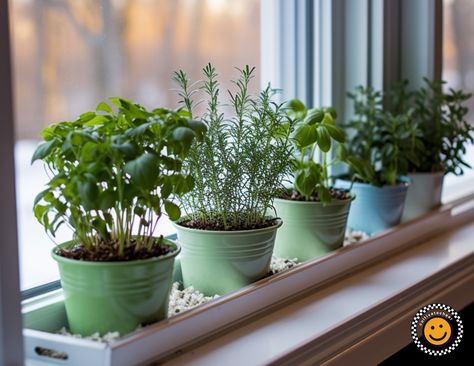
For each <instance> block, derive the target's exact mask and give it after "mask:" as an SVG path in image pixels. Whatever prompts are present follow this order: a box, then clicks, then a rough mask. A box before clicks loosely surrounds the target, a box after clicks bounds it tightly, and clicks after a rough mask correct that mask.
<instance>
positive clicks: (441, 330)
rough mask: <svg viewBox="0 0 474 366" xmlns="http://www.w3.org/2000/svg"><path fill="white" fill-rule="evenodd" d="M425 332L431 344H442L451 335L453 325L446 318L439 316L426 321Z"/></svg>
mask: <svg viewBox="0 0 474 366" xmlns="http://www.w3.org/2000/svg"><path fill="white" fill-rule="evenodd" d="M423 334H424V335H425V338H426V340H427V341H428V342H430V343H431V344H434V345H435V346H442V345H443V344H445V343H446V342H447V341H448V340H449V338H450V337H451V325H450V324H449V323H448V322H447V321H446V319H444V318H441V317H439V316H437V317H434V318H431V319H430V320H428V321H427V322H426V324H425V327H424V329H423Z"/></svg>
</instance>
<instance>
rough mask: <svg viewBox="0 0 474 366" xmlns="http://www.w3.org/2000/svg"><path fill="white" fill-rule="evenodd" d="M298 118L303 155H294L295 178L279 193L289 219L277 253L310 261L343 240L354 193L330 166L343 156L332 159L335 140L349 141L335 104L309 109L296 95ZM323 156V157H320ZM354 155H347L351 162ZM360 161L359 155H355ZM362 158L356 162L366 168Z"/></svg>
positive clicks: (282, 213)
mask: <svg viewBox="0 0 474 366" xmlns="http://www.w3.org/2000/svg"><path fill="white" fill-rule="evenodd" d="M286 107H287V109H288V114H289V117H290V118H291V119H292V120H293V123H294V124H295V130H294V132H293V135H292V142H293V146H294V149H295V151H296V152H297V153H298V155H297V156H296V157H295V158H294V159H293V160H292V161H291V165H292V168H293V182H292V183H293V184H292V187H291V188H288V189H285V190H283V191H282V193H281V194H280V195H279V196H278V198H276V199H275V202H274V206H275V209H276V211H277V215H278V216H279V217H280V218H281V219H282V220H283V225H282V227H281V229H280V230H279V232H278V235H277V237H276V240H275V250H274V252H275V255H276V256H278V257H281V258H298V260H299V261H307V260H310V259H313V258H316V257H319V256H321V255H324V254H326V253H328V252H330V251H332V250H334V249H336V248H339V247H341V246H342V244H343V242H344V235H345V231H346V224H347V217H348V215H349V209H350V205H351V201H352V200H353V199H354V195H352V194H350V193H349V192H348V191H346V190H343V189H336V188H333V187H332V186H331V179H330V176H329V173H328V170H329V169H330V167H331V166H332V165H334V164H335V163H337V162H339V161H338V159H337V157H336V158H334V159H332V160H331V161H328V153H329V151H330V149H331V145H334V144H335V143H343V142H344V141H345V134H344V132H343V131H342V130H341V129H340V128H339V127H337V126H336V124H335V122H334V119H335V118H336V111H335V110H334V108H332V107H329V108H313V109H309V110H308V109H307V108H306V106H305V105H304V103H303V102H301V101H300V100H298V99H293V100H291V101H289V102H288V103H287V104H286ZM315 155H318V156H319V157H320V161H321V163H318V162H316V161H315V160H314V157H315ZM350 161H351V159H347V156H346V159H345V162H346V163H349V164H351V162H350ZM352 161H354V159H352ZM360 164H361V163H359V164H357V162H356V166H357V167H358V168H360Z"/></svg>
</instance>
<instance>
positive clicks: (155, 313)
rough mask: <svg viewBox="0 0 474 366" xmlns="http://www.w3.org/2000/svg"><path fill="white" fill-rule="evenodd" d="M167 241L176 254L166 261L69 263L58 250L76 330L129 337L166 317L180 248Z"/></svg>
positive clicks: (71, 326)
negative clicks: (129, 334)
mask: <svg viewBox="0 0 474 366" xmlns="http://www.w3.org/2000/svg"><path fill="white" fill-rule="evenodd" d="M165 243H166V244H167V245H170V246H173V247H174V248H175V250H174V251H173V252H171V253H168V254H166V255H164V256H161V257H156V258H150V259H144V260H135V261H124V262H91V261H79V260H74V259H68V258H64V257H61V256H59V255H57V254H56V249H57V248H55V249H53V252H52V256H53V258H54V259H55V260H56V261H57V262H58V265H59V273H60V275H61V285H62V287H63V291H64V302H65V306H66V313H67V318H68V322H69V329H70V330H71V332H73V333H78V334H82V335H90V334H92V333H95V332H99V333H100V334H105V333H107V332H114V331H118V332H120V334H126V333H129V332H132V331H134V330H135V329H136V328H137V327H138V326H139V325H140V324H149V323H153V322H156V321H158V320H161V319H164V318H166V316H167V313H168V299H169V292H170V288H171V279H172V274H173V263H174V257H176V255H178V253H179V252H180V250H181V249H180V247H179V246H178V245H177V244H176V243H174V242H172V241H170V240H165ZM71 244H72V242H67V243H64V244H62V245H60V247H67V246H70V245H71Z"/></svg>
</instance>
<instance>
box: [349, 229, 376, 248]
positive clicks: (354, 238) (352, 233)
mask: <svg viewBox="0 0 474 366" xmlns="http://www.w3.org/2000/svg"><path fill="white" fill-rule="evenodd" d="M368 238H370V235H369V234H367V233H364V232H363V231H357V230H347V231H346V236H345V238H344V246H346V245H350V244H355V243H358V242H360V241H363V240H366V239H368Z"/></svg>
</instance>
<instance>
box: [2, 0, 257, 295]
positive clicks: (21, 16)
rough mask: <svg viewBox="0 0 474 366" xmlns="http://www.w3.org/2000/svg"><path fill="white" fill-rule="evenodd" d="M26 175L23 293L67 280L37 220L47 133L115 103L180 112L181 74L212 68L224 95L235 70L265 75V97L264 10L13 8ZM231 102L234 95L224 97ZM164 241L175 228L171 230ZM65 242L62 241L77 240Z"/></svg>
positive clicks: (244, 6) (144, 1)
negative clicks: (38, 155) (38, 152)
mask: <svg viewBox="0 0 474 366" xmlns="http://www.w3.org/2000/svg"><path fill="white" fill-rule="evenodd" d="M10 5H11V19H12V46H13V52H14V87H15V106H16V108H15V113H16V122H15V123H16V138H17V144H16V151H15V155H16V174H17V205H18V219H19V241H20V261H21V263H20V267H21V287H22V289H26V288H30V287H33V286H37V285H40V284H43V283H46V282H49V281H52V280H55V279H57V278H58V274H57V269H56V264H55V263H54V262H53V261H52V259H51V258H50V252H49V251H50V249H51V248H52V247H53V245H54V244H53V242H52V241H51V240H50V239H49V238H48V236H47V235H46V234H45V232H44V230H43V229H42V227H41V226H40V225H39V224H38V223H37V222H36V219H35V218H34V215H33V211H32V205H33V201H34V198H35V196H36V194H37V193H38V192H40V191H41V190H42V189H43V188H42V187H43V185H44V184H45V182H46V181H47V177H46V175H45V172H44V170H43V167H42V165H41V163H40V162H37V163H35V164H34V165H33V166H31V165H30V159H31V156H32V154H33V151H34V149H35V148H36V146H37V144H38V141H39V135H38V134H39V131H40V130H41V129H42V128H43V127H45V126H47V125H49V124H50V123H53V122H59V121H64V120H70V119H74V118H76V117H77V116H78V115H79V114H81V113H83V112H85V111H89V110H93V109H94V108H95V106H96V105H97V104H98V103H99V102H100V101H101V100H103V99H105V98H107V97H110V96H121V97H125V98H130V99H132V100H133V101H135V102H138V103H141V104H144V105H145V106H147V107H158V106H165V107H171V108H175V107H177V106H178V104H177V100H178V99H177V95H176V93H175V92H174V91H172V89H173V88H175V85H174V84H173V82H172V80H171V76H172V73H173V71H176V70H179V69H183V70H184V71H186V72H187V73H188V75H189V77H190V78H191V79H192V80H194V81H197V80H199V79H200V78H201V70H202V68H203V67H204V66H205V65H206V64H207V63H208V62H211V63H212V64H213V65H214V66H215V67H216V68H217V72H218V73H219V74H220V75H221V79H222V86H221V88H222V89H225V88H231V87H232V84H231V83H230V82H229V79H230V78H233V77H236V76H237V75H238V72H237V71H236V70H235V68H234V67H240V68H241V67H243V66H244V65H246V64H248V65H250V66H256V67H257V70H256V74H255V75H256V77H255V80H254V82H253V89H254V90H257V89H258V88H259V87H260V80H259V77H258V75H259V70H260V1H259V0H11V1H10ZM221 94H222V95H223V96H226V95H227V93H225V92H224V91H222V92H221ZM161 221H162V222H161V225H160V227H159V228H158V230H157V231H158V234H165V235H166V234H170V233H172V232H173V231H174V230H173V227H172V226H171V225H170V223H169V221H168V220H167V219H166V218H163V219H162V220H161ZM70 238H71V233H70V232H68V231H67V230H64V231H62V232H60V233H59V234H58V236H57V239H56V241H57V242H58V243H61V242H63V241H66V240H69V239H70Z"/></svg>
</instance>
